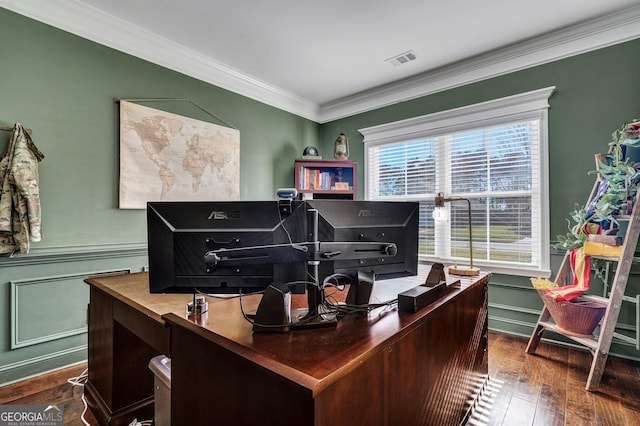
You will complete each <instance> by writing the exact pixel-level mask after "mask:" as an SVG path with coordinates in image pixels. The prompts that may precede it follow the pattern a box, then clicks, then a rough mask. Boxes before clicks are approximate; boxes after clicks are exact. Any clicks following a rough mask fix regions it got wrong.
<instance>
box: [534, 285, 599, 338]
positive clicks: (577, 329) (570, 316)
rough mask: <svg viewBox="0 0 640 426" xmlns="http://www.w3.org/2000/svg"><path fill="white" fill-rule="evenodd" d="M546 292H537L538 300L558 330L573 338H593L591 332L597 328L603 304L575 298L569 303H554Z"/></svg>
mask: <svg viewBox="0 0 640 426" xmlns="http://www.w3.org/2000/svg"><path fill="white" fill-rule="evenodd" d="M546 292H547V291H546V290H538V294H539V295H540V298H541V299H542V301H543V302H544V304H545V306H546V307H547V309H548V310H549V313H550V314H551V317H552V318H553V320H554V321H555V323H556V326H558V328H561V329H562V331H564V332H565V333H566V334H568V335H570V336H575V337H586V338H593V330H595V328H596V327H597V326H598V324H599V323H600V321H601V320H602V317H603V316H604V314H605V312H606V311H607V305H606V304H605V303H604V302H597V301H593V300H587V299H585V298H583V297H577V298H576V299H574V300H572V301H571V302H564V301H563V302H556V301H554V300H553V299H552V298H551V296H547V295H546V294H545V293H546Z"/></svg>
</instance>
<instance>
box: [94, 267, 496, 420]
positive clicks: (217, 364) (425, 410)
mask: <svg viewBox="0 0 640 426" xmlns="http://www.w3.org/2000/svg"><path fill="white" fill-rule="evenodd" d="M423 279H424V278H423V277H421V278H418V277H416V278H414V279H402V280H385V281H380V282H378V283H376V290H375V293H374V295H375V296H376V297H378V298H379V299H380V300H386V299H388V298H393V297H395V296H396V295H397V293H398V292H400V291H403V290H405V289H407V288H410V287H413V286H415V285H417V284H419V283H420V282H421V281H422V280H423ZM487 282H488V276H487V274H482V275H481V276H480V277H476V278H474V279H466V278H465V279H462V285H461V286H460V287H459V288H455V289H453V291H451V292H450V293H449V294H447V295H446V296H445V297H443V298H442V299H440V300H439V301H437V302H435V303H434V304H432V305H430V306H428V307H427V308H425V309H423V310H421V311H420V312H418V313H415V314H409V313H398V312H397V311H395V310H392V311H384V312H383V311H381V310H377V311H374V312H373V313H372V314H370V315H369V316H368V317H365V318H352V317H347V318H345V319H343V320H341V321H340V322H339V323H338V326H337V327H335V328H324V329H312V330H297V331H294V332H290V333H283V334H278V333H252V331H251V325H250V324H249V323H247V322H246V321H245V320H244V319H243V317H242V315H241V312H240V308H239V301H238V299H232V300H219V299H209V300H208V301H209V313H208V316H207V319H206V321H204V322H203V324H200V325H197V324H194V323H193V322H190V321H188V320H187V319H185V318H184V309H185V304H186V303H187V302H188V301H189V300H190V296H187V295H150V294H149V293H148V275H147V274H146V273H142V274H130V275H123V276H117V277H101V278H92V279H88V280H87V283H88V284H89V285H90V286H91V303H90V309H89V382H88V383H87V386H86V393H87V399H88V401H89V404H90V407H91V409H92V411H93V413H94V415H95V416H96V418H98V419H99V421H100V423H101V424H113V425H120V424H128V423H129V422H130V421H131V419H132V418H133V417H137V418H138V419H146V418H150V417H151V415H152V411H153V375H152V373H151V372H150V371H149V370H148V362H149V360H150V359H151V358H152V357H153V356H155V355H157V354H166V355H170V356H171V359H172V364H171V365H172V382H171V393H172V396H173V397H172V405H171V415H172V424H173V425H176V426H179V425H183V424H189V425H208V424H243V425H251V424H260V425H269V424H274V425H281V424H295V425H307V424H315V425H331V426H335V425H342V424H345V425H350V426H353V425H356V424H367V425H376V424H380V425H392V424H403V425H404V424H406V425H419V424H428V425H432V424H438V425H446V424H451V425H457V424H460V423H461V422H462V421H463V420H464V419H465V416H467V415H468V414H469V411H470V409H471V407H472V404H473V401H474V399H475V398H476V397H477V396H478V394H479V392H480V391H481V389H482V388H483V385H484V383H485V380H486V378H487V373H488V369H487V352H486V333H487V291H486V289H487ZM303 300H304V298H303V297H301V296H298V295H294V304H298V303H301V302H302V301H303ZM258 301H259V297H258V296H251V297H245V298H243V305H244V306H245V308H246V309H249V310H250V309H253V308H255V307H256V306H257V304H258Z"/></svg>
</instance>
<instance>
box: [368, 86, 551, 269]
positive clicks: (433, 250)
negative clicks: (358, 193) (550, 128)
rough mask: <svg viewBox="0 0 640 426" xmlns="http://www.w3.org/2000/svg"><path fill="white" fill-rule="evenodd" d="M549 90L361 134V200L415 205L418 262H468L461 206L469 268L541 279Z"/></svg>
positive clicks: (545, 255)
mask: <svg viewBox="0 0 640 426" xmlns="http://www.w3.org/2000/svg"><path fill="white" fill-rule="evenodd" d="M554 89H555V88H554V87H549V88H545V89H540V90H536V91H533V92H528V93H524V94H520V95H515V96H510V97H507V98H502V99H497V100H493V101H488V102H483V103H480V104H476V105H471V106H467V107H462V108H457V109H454V110H449V111H443V112H438V113H434V114H429V115H425V116H422V117H417V118H412V119H408V120H402V121H398V122H394V123H388V124H383V125H380V126H375V127H370V128H366V129H361V130H360V133H362V134H363V135H364V145H365V197H366V198H367V199H369V200H389V201H394V200H395V201H398V200H406V201H418V202H420V236H419V237H420V244H419V255H420V258H421V260H428V261H441V262H447V263H456V262H459V263H465V262H466V263H467V264H468V261H469V228H468V207H467V203H466V202H464V201H463V202H450V203H447V204H446V208H447V209H448V212H449V215H448V217H449V219H448V220H447V221H445V222H441V221H437V222H436V221H434V220H433V218H432V211H433V207H434V198H435V196H436V195H437V194H438V193H439V192H442V193H443V194H444V196H445V197H447V198H465V199H468V200H470V203H471V214H472V229H473V260H474V266H479V267H481V268H483V269H486V270H490V271H493V272H503V273H509V274H514V275H531V276H544V275H548V274H549V273H550V271H549V227H548V223H549V214H548V182H547V176H548V159H547V157H548V154H547V153H548V149H547V109H548V107H549V105H548V98H549V96H551V94H552V93H553V90H554Z"/></svg>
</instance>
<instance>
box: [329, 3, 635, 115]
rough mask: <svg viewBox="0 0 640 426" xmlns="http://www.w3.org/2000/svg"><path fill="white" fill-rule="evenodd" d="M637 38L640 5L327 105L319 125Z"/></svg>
mask: <svg viewBox="0 0 640 426" xmlns="http://www.w3.org/2000/svg"><path fill="white" fill-rule="evenodd" d="M637 38H640V6H634V7H631V8H627V9H625V10H621V11H619V12H615V13H612V14H609V15H605V16H603V17H600V18H597V19H593V20H590V21H586V22H583V23H581V24H578V25H574V26H572V27H568V28H565V29H562V30H558V31H553V32H550V33H547V34H544V35H542V36H538V37H535V38H532V39H530V40H526V41H523V42H520V43H515V44H513V45H511V46H508V47H505V48H502V49H497V50H495V51H492V52H488V53H486V54H482V55H478V56H476V57H474V58H470V59H468V60H464V61H460V62H457V63H455V64H451V65H447V66H444V67H442V68H439V69H436V70H433V71H429V72H427V73H424V74H421V75H419V76H416V77H412V78H409V79H406V80H403V81H401V82H396V83H392V84H389V85H385V86H381V87H379V88H375V89H372V90H368V91H365V92H362V93H359V94H356V95H353V96H347V97H345V98H342V99H339V100H336V101H334V102H329V103H326V104H324V105H322V106H321V108H320V117H319V122H320V123H326V122H329V121H332V120H337V119H340V118H344V117H349V116H352V115H355V114H360V113H363V112H366V111H370V110H373V109H377V108H381V107H385V106H389V105H393V104H396V103H399V102H403V101H408V100H411V99H416V98H419V97H422V96H426V95H430V94H434V93H437V92H442V91H444V90H448V89H453V88H456V87H460V86H463V85H466V84H470V83H475V82H478V81H482V80H486V79H489V78H493V77H498V76H501V75H505V74H508V73H511V72H515V71H519V70H522V69H526V68H531V67H534V66H537V65H542V64H545V63H549V62H553V61H557V60H560V59H564V58H568V57H571V56H575V55H579V54H581V53H586V52H590V51H593V50H597V49H601V48H604V47H607V46H612V45H615V44H619V43H623V42H625V41H630V40H634V39H637Z"/></svg>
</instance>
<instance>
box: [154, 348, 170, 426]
mask: <svg viewBox="0 0 640 426" xmlns="http://www.w3.org/2000/svg"><path fill="white" fill-rule="evenodd" d="M149 369H150V370H151V371H153V374H154V375H155V379H154V393H153V396H154V422H153V424H154V425H155V426H171V358H167V357H166V356H164V355H158V356H156V357H153V358H151V361H149Z"/></svg>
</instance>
